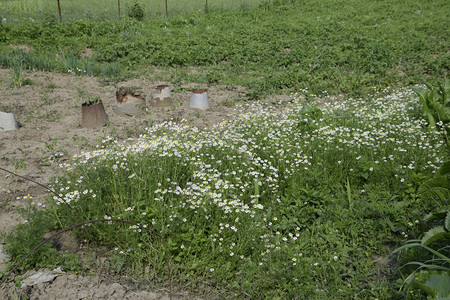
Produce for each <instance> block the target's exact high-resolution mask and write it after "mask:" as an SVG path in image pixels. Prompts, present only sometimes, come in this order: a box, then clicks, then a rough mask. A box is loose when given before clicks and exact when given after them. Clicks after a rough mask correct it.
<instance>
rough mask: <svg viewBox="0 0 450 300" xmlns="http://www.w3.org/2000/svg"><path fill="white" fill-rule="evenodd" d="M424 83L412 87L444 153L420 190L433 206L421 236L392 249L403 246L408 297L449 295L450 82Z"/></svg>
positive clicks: (446, 296)
mask: <svg viewBox="0 0 450 300" xmlns="http://www.w3.org/2000/svg"><path fill="white" fill-rule="evenodd" d="M426 86H427V88H417V89H415V91H416V93H417V94H418V95H419V97H420V98H419V99H420V103H421V105H422V111H423V114H424V116H425V117H426V118H427V120H428V124H429V126H430V127H431V129H432V130H438V131H440V132H441V133H442V134H443V137H444V139H445V140H446V141H447V153H446V158H445V161H444V163H443V165H442V167H441V168H440V169H439V171H438V172H437V173H436V174H435V175H434V176H433V178H431V179H428V180H427V181H425V182H424V183H423V184H422V186H421V187H420V190H419V191H420V192H421V193H422V195H423V197H424V198H425V199H426V200H429V201H432V202H434V203H435V209H434V210H432V211H431V212H430V213H429V214H428V215H426V216H425V218H424V221H425V222H426V226H424V227H423V229H422V231H421V232H420V236H419V237H420V238H419V239H417V240H411V241H408V242H407V243H406V244H405V245H404V246H401V247H399V248H397V249H396V250H395V251H394V253H396V252H400V251H402V250H406V253H403V256H402V257H403V258H404V260H406V261H407V263H406V264H405V266H404V268H405V269H406V274H407V277H406V278H405V280H404V283H403V286H404V290H405V295H406V298H407V299H413V298H415V297H417V296H418V295H420V294H426V295H428V296H430V297H434V298H442V299H444V298H448V297H450V288H449V286H448V283H449V282H450V268H449V265H450V246H449V245H450V190H449V187H450V160H449V157H450V142H449V132H450V131H449V129H450V126H449V125H450V94H449V92H450V84H449V81H448V79H445V80H444V81H443V83H441V84H436V85H432V84H427V85H426ZM404 252H405V251H404ZM408 271H409V272H410V273H409V274H408V273H407V272H408Z"/></svg>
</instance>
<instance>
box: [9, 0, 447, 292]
mask: <svg viewBox="0 0 450 300" xmlns="http://www.w3.org/2000/svg"><path fill="white" fill-rule="evenodd" d="M210 2H212V1H210ZM447 11H449V4H448V1H443V0H442V1H441V0H439V1H432V2H424V1H412V0H409V1H406V2H405V1H370V2H366V1H354V0H347V1H338V2H337V1H331V0H325V1H320V2H317V1H306V0H305V1H274V3H273V4H269V3H266V4H264V5H261V6H259V7H257V8H254V9H240V10H233V11H221V10H215V11H214V10H212V11H211V12H210V13H208V14H204V13H197V12H195V13H192V14H185V15H177V16H174V17H171V18H169V19H164V18H156V19H146V20H145V21H142V22H140V21H137V20H133V19H124V20H122V21H120V22H110V21H108V22H107V21H101V22H100V21H93V20H79V21H75V22H65V23H62V24H59V23H58V22H56V20H55V18H54V17H51V18H46V19H45V20H44V21H42V22H34V23H32V22H19V23H14V22H10V21H8V20H6V21H5V22H2V25H1V26H0V50H1V52H0V64H1V65H3V66H6V67H10V68H11V69H14V72H12V73H11V81H12V85H14V84H13V83H14V82H18V83H21V82H22V81H23V80H22V79H23V78H22V77H23V76H22V73H21V72H20V70H19V68H18V67H17V66H20V67H21V68H24V69H35V70H45V71H59V72H64V73H66V72H69V73H74V74H76V75H80V76H83V75H93V76H99V77H102V78H106V79H110V80H114V81H117V80H120V79H126V78H132V77H138V76H142V75H143V76H145V77H146V78H148V79H149V80H162V81H168V82H170V83H172V84H174V85H176V84H183V83H187V82H194V83H205V84H209V85H214V84H223V85H231V86H235V85H240V86H244V87H246V88H247V91H248V92H247V94H246V95H245V96H243V99H255V98H259V97H263V96H264V95H267V94H269V93H288V92H292V97H291V101H290V102H291V104H292V106H293V108H292V109H286V110H282V109H281V108H282V107H285V106H286V103H284V104H281V105H280V106H279V107H277V109H274V106H273V105H272V106H266V105H264V104H260V103H259V102H250V101H249V102H246V103H245V105H243V106H242V107H237V109H238V110H240V111H242V112H244V113H242V114H241V115H239V116H237V117H236V118H235V119H234V120H233V121H230V122H226V123H223V124H220V125H219V126H217V127H216V128H214V129H213V130H211V131H204V132H198V130H196V129H195V128H190V127H187V126H184V125H183V124H182V123H181V124H173V123H163V124H159V125H155V126H153V127H151V128H149V129H148V132H147V134H146V135H143V136H141V137H140V138H139V139H135V140H133V141H128V142H127V144H122V143H120V142H118V141H116V140H115V139H114V138H106V139H105V141H104V142H103V145H102V146H101V147H99V148H98V149H97V150H96V151H93V152H89V153H85V154H83V155H81V156H80V157H77V158H76V159H75V160H74V161H73V162H69V163H68V164H67V165H65V166H64V168H65V169H66V171H67V174H66V176H64V177H61V178H58V179H56V180H55V182H54V185H53V188H54V189H55V191H56V192H57V193H59V194H60V195H61V197H63V198H64V199H65V200H66V201H68V202H70V204H71V205H72V206H73V208H74V209H76V211H77V214H78V215H79V216H81V219H82V220H88V219H95V218H105V217H107V218H109V217H112V218H123V219H126V220H129V221H133V222H137V223H139V224H142V225H146V226H147V227H148V228H152V229H154V230H156V231H157V232H159V233H160V234H162V235H163V236H164V237H165V238H166V240H167V242H168V246H169V254H170V257H171V259H172V269H173V270H172V271H173V276H174V279H175V281H176V283H177V285H178V286H181V287H183V288H186V289H199V290H202V289H208V286H209V287H211V286H213V287H214V290H215V291H218V293H221V294H222V295H226V297H233V296H234V297H236V298H244V297H247V298H250V299H259V298H270V299H271V298H274V299H277V298H278V299H288V298H295V297H298V298H312V299H328V298H331V299H333V298H335V299H353V298H355V299H359V298H381V299H383V298H389V297H395V296H400V295H401V292H399V291H398V289H399V288H400V284H401V283H399V282H397V279H401V275H400V274H398V273H395V269H396V268H395V266H384V267H383V266H380V267H378V265H377V263H376V258H379V257H386V256H388V255H389V254H390V253H391V252H392V251H393V250H394V249H395V248H397V247H398V246H400V245H401V244H402V243H403V242H404V241H405V240H406V239H407V238H410V237H413V238H418V237H419V234H420V231H421V230H422V229H423V228H424V227H426V225H427V224H426V222H424V221H423V220H422V218H423V216H424V213H425V212H427V211H431V210H432V209H433V208H434V206H435V203H434V200H433V197H427V196H425V195H424V194H422V193H421V192H420V187H421V185H422V183H423V182H424V181H425V180H427V179H429V178H431V177H432V176H433V174H434V173H435V172H436V170H437V169H438V168H439V166H440V165H441V164H442V162H443V161H444V153H445V146H446V142H445V139H444V138H443V136H444V135H445V132H443V131H442V130H441V132H436V131H435V130H433V129H432V128H430V127H429V126H427V125H428V124H427V121H426V120H425V119H424V116H423V115H422V107H421V103H420V102H418V99H417V96H415V95H414V94H413V93H412V89H411V88H410V86H411V85H414V84H417V83H421V82H422V81H424V80H427V81H429V80H431V81H433V80H437V79H441V78H444V77H446V76H447V75H448V67H449V61H450V60H449V59H448V58H449V54H448V48H449V43H448V40H447V38H446V37H447V36H449V28H450V26H448V25H449V20H448V16H447V14H446V12H447ZM11 44H12V45H17V44H27V45H28V46H29V47H30V48H32V49H33V50H31V51H30V52H27V53H25V52H23V51H19V50H14V49H12V48H11V47H9V45H11ZM86 48H90V49H93V53H94V54H93V56H92V57H91V58H84V57H82V55H81V54H82V53H83V51H84V50H85V49H86ZM155 70H160V71H163V72H154V71H155ZM21 76H22V77H21ZM402 87H408V88H407V89H404V88H403V89H402ZM336 94H344V95H345V96H346V97H345V98H346V99H349V100H348V101H347V102H345V103H341V104H339V103H336V100H335V99H336V98H333V97H332V96H328V95H336ZM318 97H320V98H322V100H323V99H325V102H327V103H329V104H324V105H322V106H321V107H320V108H317V107H315V106H314V103H315V101H316V100H317V98H318ZM241 100H242V99H241ZM322 102H323V101H322ZM305 103H309V104H311V106H308V105H305ZM232 105H235V104H232ZM441 129H442V128H441ZM444 130H445V129H444ZM447 130H448V128H447ZM41 206H42V205H41ZM28 219H29V222H28V223H27V224H25V225H23V226H20V227H19V231H18V232H19V234H18V235H11V236H10V237H9V248H8V249H9V252H10V253H11V254H12V257H14V261H17V260H19V259H20V258H21V256H22V255H25V254H26V252H27V251H28V250H30V249H31V248H30V247H32V246H33V245H35V243H36V242H38V241H40V240H41V237H40V236H41V235H42V234H43V233H44V232H47V231H50V230H54V229H60V228H64V227H67V226H70V225H73V224H75V223H77V222H79V219H78V218H76V217H74V215H73V213H72V212H71V211H70V210H68V208H67V207H66V206H65V205H61V204H60V199H59V198H58V197H56V198H54V199H50V201H49V203H48V204H47V206H46V207H45V209H44V212H43V213H39V214H35V213H30V214H29V218H28ZM86 230H88V231H89V232H90V234H89V235H86V233H85V231H84V230H77V231H76V234H77V235H78V236H79V238H80V239H82V240H83V239H89V240H91V242H92V243H94V244H100V245H105V246H107V249H109V250H108V251H110V252H109V253H108V254H110V255H109V257H111V260H110V261H109V266H110V269H111V270H113V271H116V272H121V273H127V274H131V275H133V276H135V277H136V278H139V279H148V280H154V281H159V282H162V284H166V280H167V275H166V270H165V258H164V251H163V245H162V243H161V241H160V240H159V239H158V238H157V237H156V236H152V235H150V234H147V233H143V232H140V231H139V228H135V227H128V226H123V225H117V224H107V223H101V224H100V223H96V224H93V225H91V226H89V227H86ZM24 239H25V240H27V239H28V240H29V241H30V243H28V244H27V246H26V247H24V246H23V244H24ZM27 247H28V248H27ZM50 255H55V251H54V250H52V249H51V248H50V247H47V248H46V249H43V251H42V252H40V253H39V254H37V255H36V256H33V257H32V258H31V259H30V260H29V261H27V264H26V265H24V266H23V268H24V269H26V268H33V267H41V266H43V265H51V264H58V265H61V264H63V265H66V269H68V270H80V269H82V268H83V267H82V266H80V265H77V263H76V262H75V259H74V258H73V257H72V256H70V255H69V256H61V257H59V258H58V260H53V262H52V261H51V260H50V259H48V257H50ZM80 264H81V263H80Z"/></svg>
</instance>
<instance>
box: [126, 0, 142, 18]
mask: <svg viewBox="0 0 450 300" xmlns="http://www.w3.org/2000/svg"><path fill="white" fill-rule="evenodd" d="M128 16H129V17H130V18H133V19H136V20H138V21H143V20H144V16H145V9H144V7H143V6H142V5H141V4H139V3H138V2H135V3H134V4H133V5H132V6H131V7H130V8H129V9H128Z"/></svg>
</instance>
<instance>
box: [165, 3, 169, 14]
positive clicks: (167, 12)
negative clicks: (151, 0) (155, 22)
mask: <svg viewBox="0 0 450 300" xmlns="http://www.w3.org/2000/svg"><path fill="white" fill-rule="evenodd" d="M168 17H169V11H168V10H167V0H166V18H168Z"/></svg>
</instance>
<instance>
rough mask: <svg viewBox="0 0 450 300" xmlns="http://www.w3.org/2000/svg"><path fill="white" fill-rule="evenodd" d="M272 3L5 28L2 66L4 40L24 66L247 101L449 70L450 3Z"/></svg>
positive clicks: (360, 90)
mask: <svg viewBox="0 0 450 300" xmlns="http://www.w3.org/2000/svg"><path fill="white" fill-rule="evenodd" d="M277 3H278V4H273V5H272V4H266V5H263V6H261V7H259V8H255V9H252V10H237V11H220V12H212V13H210V14H203V13H201V14H188V15H178V16H176V17H173V18H170V19H168V20H166V19H151V20H147V21H144V22H139V21H136V20H130V19H126V20H123V21H121V22H95V21H88V20H85V21H81V20H79V21H76V22H68V23H63V24H59V23H57V22H56V21H55V20H47V21H46V22H36V23H31V22H22V23H20V24H18V25H14V24H8V23H7V22H6V23H5V24H3V25H2V26H0V49H1V50H2V52H1V53H2V54H1V55H0V64H1V65H4V66H8V64H10V63H9V61H10V60H12V59H13V58H14V57H15V56H17V55H19V56H20V55H22V56H23V55H24V54H20V53H18V52H20V51H18V50H12V49H11V48H10V47H9V45H10V44H27V45H28V46H29V47H32V48H33V49H34V50H33V51H31V52H28V53H26V56H27V58H26V59H24V62H23V63H22V65H25V66H27V68H30V69H39V70H41V69H43V70H57V71H60V72H68V71H69V72H75V73H77V74H80V75H81V74H88V75H89V74H92V75H95V76H103V77H113V78H117V76H119V77H120V78H124V77H134V76H140V75H145V76H146V77H147V78H149V79H155V80H164V81H170V82H172V83H173V84H180V83H183V82H196V83H207V84H224V85H241V86H245V87H247V89H248V90H249V93H248V95H247V97H248V98H258V97H261V96H263V95H265V94H267V93H279V92H283V91H286V90H291V91H293V90H296V89H303V88H308V89H309V90H310V91H312V92H313V93H315V94H321V93H324V92H328V93H330V94H338V93H344V94H351V95H353V96H357V95H365V94H367V93H368V92H369V91H371V90H370V89H371V88H372V87H377V88H378V90H382V89H384V88H386V87H389V86H391V85H395V86H408V85H411V84H416V83H419V82H422V81H423V80H437V79H442V78H444V77H445V76H447V74H448V68H449V63H448V62H449V61H450V59H449V53H448V51H447V50H448V47H449V43H448V40H447V39H446V37H447V36H449V34H450V33H449V29H448V28H450V26H448V25H449V21H448V18H447V14H446V13H445V12H446V11H448V10H449V9H450V8H449V4H448V1H441V0H440V1H433V2H418V1H412V0H410V1H407V3H403V2H401V3H400V2H392V1H388V2H386V1H371V2H361V1H354V0H348V1H344V2H342V3H341V2H339V3H338V2H335V1H321V2H320V4H318V3H317V2H316V1H283V2H277ZM86 48H91V49H93V53H94V54H93V56H92V57H91V58H83V57H82V56H81V55H82V53H83V52H84V50H85V49H86ZM324 49H325V50H324ZM322 51H323V53H322V55H320V54H321V52H322ZM319 56H320V57H319ZM155 68H157V69H160V70H162V71H163V72H154V70H155ZM111 69H114V70H111ZM77 70H79V71H77ZM154 73H157V74H159V75H155V74H154ZM118 74H120V75H118Z"/></svg>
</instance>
